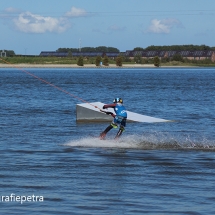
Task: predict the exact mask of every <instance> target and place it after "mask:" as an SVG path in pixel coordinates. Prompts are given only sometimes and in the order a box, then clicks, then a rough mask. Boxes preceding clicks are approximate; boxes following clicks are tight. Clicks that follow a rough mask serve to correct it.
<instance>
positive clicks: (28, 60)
mask: <svg viewBox="0 0 215 215" xmlns="http://www.w3.org/2000/svg"><path fill="white" fill-rule="evenodd" d="M3 59H4V60H5V61H7V62H8V63H11V64H67V65H69V64H75V65H76V64H77V61H78V58H75V57H62V58H60V57H23V56H22V57H16V56H15V57H6V58H3ZM95 61H96V58H84V64H94V65H95ZM151 61H152V60H151ZM0 63H2V64H3V63H5V62H4V61H1V60H0ZM109 64H116V62H115V60H113V59H109ZM128 64H135V62H134V61H131V62H123V65H128ZM149 64H153V62H150V63H149ZM144 65H147V64H144ZM160 66H173V67H174V66H181V67H186V66H198V67H215V63H210V64H206V63H203V62H195V63H191V62H184V63H183V62H180V61H170V62H166V63H161V64H160Z"/></svg>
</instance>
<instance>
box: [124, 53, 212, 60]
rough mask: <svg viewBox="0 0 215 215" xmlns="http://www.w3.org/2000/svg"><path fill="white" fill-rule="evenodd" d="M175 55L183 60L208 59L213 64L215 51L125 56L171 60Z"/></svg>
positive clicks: (128, 55) (126, 54) (127, 54)
mask: <svg viewBox="0 0 215 215" xmlns="http://www.w3.org/2000/svg"><path fill="white" fill-rule="evenodd" d="M176 54H180V55H181V56H182V57H183V58H184V59H185V58H187V59H189V60H204V59H210V60H211V61H212V62H215V51H130V50H128V51H126V52H125V54H124V55H125V56H126V57H129V58H130V59H134V57H135V56H137V55H140V56H141V57H142V58H154V57H155V56H158V57H159V58H160V59H162V58H165V57H168V58H171V57H173V56H174V55H176Z"/></svg>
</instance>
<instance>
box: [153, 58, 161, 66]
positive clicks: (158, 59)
mask: <svg viewBox="0 0 215 215" xmlns="http://www.w3.org/2000/svg"><path fill="white" fill-rule="evenodd" d="M154 65H155V66H156V67H159V66H160V58H159V57H158V56H155V57H154Z"/></svg>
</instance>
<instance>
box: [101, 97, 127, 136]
mask: <svg viewBox="0 0 215 215" xmlns="http://www.w3.org/2000/svg"><path fill="white" fill-rule="evenodd" d="M106 108H113V109H114V112H115V114H113V113H112V112H106V111H104V113H106V114H108V115H111V116H112V117H114V119H113V121H112V123H111V124H110V125H109V126H108V127H107V128H106V129H105V130H104V131H103V132H102V133H101V134H100V139H101V140H103V139H104V138H105V136H106V134H107V133H108V132H109V131H110V130H111V129H112V128H117V127H118V126H119V131H118V132H117V134H116V136H115V139H118V138H119V137H120V136H121V134H122V132H123V131H124V130H125V126H126V120H127V112H126V109H125V107H124V105H123V100H122V98H115V99H114V100H113V104H106V105H104V106H103V109H106Z"/></svg>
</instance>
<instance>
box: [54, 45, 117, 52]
mask: <svg viewBox="0 0 215 215" xmlns="http://www.w3.org/2000/svg"><path fill="white" fill-rule="evenodd" d="M56 51H57V52H68V53H69V52H79V51H81V52H105V53H110V52H114V53H119V52H120V51H119V49H117V48H114V47H106V46H98V47H82V48H80V49H79V48H58V49H57V50H56Z"/></svg>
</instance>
